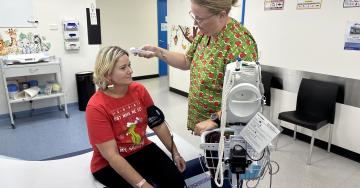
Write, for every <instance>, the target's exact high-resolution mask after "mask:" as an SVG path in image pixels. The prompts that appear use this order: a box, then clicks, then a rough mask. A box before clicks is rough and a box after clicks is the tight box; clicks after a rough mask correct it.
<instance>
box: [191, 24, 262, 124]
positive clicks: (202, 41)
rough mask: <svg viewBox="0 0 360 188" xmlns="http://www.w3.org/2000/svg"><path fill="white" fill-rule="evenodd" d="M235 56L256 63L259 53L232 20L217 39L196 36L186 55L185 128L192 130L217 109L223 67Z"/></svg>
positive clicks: (251, 41) (249, 38)
mask: <svg viewBox="0 0 360 188" xmlns="http://www.w3.org/2000/svg"><path fill="white" fill-rule="evenodd" d="M237 57H240V58H241V59H242V60H244V61H257V60H258V51H257V45H256V42H255V40H254V38H253V37H252V35H251V34H250V32H249V31H248V30H247V29H246V28H245V27H243V26H242V25H240V23H239V22H237V21H236V20H234V19H231V21H230V22H229V23H228V24H227V25H226V26H225V27H224V29H223V30H222V31H221V32H220V33H219V34H218V36H216V37H210V36H206V35H200V34H198V35H197V36H196V37H195V39H194V42H193V43H192V44H191V46H190V48H189V50H188V51H187V53H186V58H187V60H188V61H189V62H191V65H190V89H189V97H188V100H189V102H188V103H189V104H188V123H187V127H188V129H190V130H194V127H195V125H196V124H197V123H199V122H201V121H204V120H206V119H209V118H210V115H211V114H212V113H214V112H216V111H219V110H220V108H221V96H222V86H223V81H224V73H225V68H226V64H227V63H231V62H234V61H235V60H236V58H237Z"/></svg>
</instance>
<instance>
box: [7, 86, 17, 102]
mask: <svg viewBox="0 0 360 188" xmlns="http://www.w3.org/2000/svg"><path fill="white" fill-rule="evenodd" d="M7 88H8V93H9V98H10V99H15V95H16V93H17V92H18V86H17V85H16V84H8V85H7Z"/></svg>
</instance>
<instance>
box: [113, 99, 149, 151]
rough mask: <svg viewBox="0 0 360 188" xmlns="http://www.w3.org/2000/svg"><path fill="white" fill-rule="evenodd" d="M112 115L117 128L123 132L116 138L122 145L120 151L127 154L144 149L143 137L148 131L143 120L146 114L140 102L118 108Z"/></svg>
mask: <svg viewBox="0 0 360 188" xmlns="http://www.w3.org/2000/svg"><path fill="white" fill-rule="evenodd" d="M111 114H112V116H113V120H114V121H115V122H116V123H115V125H116V127H115V128H116V129H120V130H121V131H119V133H120V134H119V135H117V137H116V138H117V139H118V140H119V141H120V143H122V144H121V145H119V151H120V152H121V153H122V152H125V153H127V152H131V151H133V150H136V149H137V148H139V147H142V146H143V144H144V140H143V137H142V135H145V129H146V125H145V122H143V120H144V118H145V116H146V114H145V111H144V110H143V106H142V104H141V103H140V101H134V102H132V103H130V104H127V105H124V106H121V107H119V108H116V109H114V110H112V112H111Z"/></svg>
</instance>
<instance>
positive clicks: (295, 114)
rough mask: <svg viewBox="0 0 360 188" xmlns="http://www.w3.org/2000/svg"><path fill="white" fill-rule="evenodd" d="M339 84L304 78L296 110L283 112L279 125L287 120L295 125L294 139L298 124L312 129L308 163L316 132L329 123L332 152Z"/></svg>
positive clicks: (329, 143)
mask: <svg viewBox="0 0 360 188" xmlns="http://www.w3.org/2000/svg"><path fill="white" fill-rule="evenodd" d="M338 89H339V86H338V85H337V84H334V83H328V82H322V81H317V80H311V79H305V78H304V79H302V80H301V84H300V88H299V92H298V96H297V102H296V110H295V111H287V112H281V113H280V114H279V117H278V119H279V125H281V121H286V122H289V123H292V124H294V125H295V128H294V139H296V130H297V126H298V125H299V126H301V127H304V128H307V129H310V130H312V131H313V132H312V137H311V143H310V150H309V156H308V159H307V164H309V165H310V164H311V156H312V149H313V146H314V139H315V133H316V131H317V130H319V129H320V128H321V127H323V126H325V125H327V124H329V125H330V130H329V141H328V152H330V147H331V139H332V131H333V126H332V125H331V124H333V123H334V119H335V106H336V98H337V94H338Z"/></svg>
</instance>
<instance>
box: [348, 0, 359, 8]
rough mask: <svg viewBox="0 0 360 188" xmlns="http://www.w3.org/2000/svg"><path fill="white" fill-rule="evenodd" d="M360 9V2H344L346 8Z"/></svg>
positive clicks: (353, 0) (349, 0)
mask: <svg viewBox="0 0 360 188" xmlns="http://www.w3.org/2000/svg"><path fill="white" fill-rule="evenodd" d="M352 7H360V0H344V8H352Z"/></svg>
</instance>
